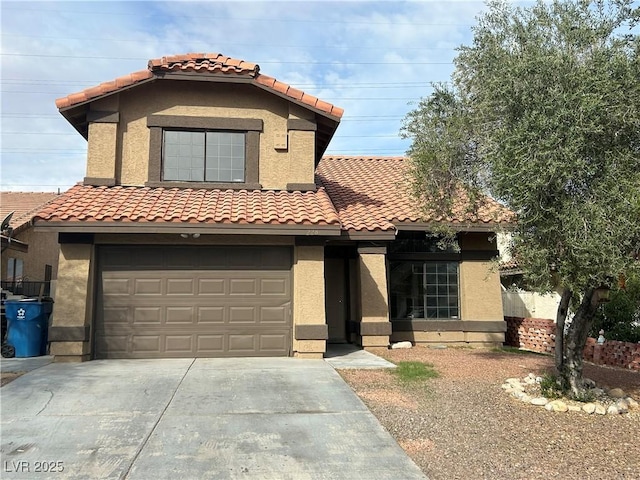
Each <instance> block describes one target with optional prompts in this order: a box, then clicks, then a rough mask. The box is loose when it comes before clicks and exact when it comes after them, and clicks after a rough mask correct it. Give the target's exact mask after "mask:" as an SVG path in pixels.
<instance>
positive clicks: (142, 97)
mask: <svg viewBox="0 0 640 480" xmlns="http://www.w3.org/2000/svg"><path fill="white" fill-rule="evenodd" d="M118 96H119V97H120V98H119V102H118V103H119V113H120V121H119V124H118V131H117V136H114V135H113V134H112V133H113V132H112V131H111V130H110V129H109V127H105V126H104V125H103V124H98V125H99V126H98V127H96V126H95V124H94V125H92V127H91V129H90V130H91V131H90V136H89V140H90V145H89V152H90V155H89V161H88V164H87V172H88V173H87V176H88V177H93V176H96V177H101V178H114V177H115V178H116V182H117V183H119V184H122V185H137V186H140V185H144V184H145V182H146V181H147V180H148V171H149V170H148V163H149V141H150V133H149V128H148V126H147V117H148V116H149V115H175V116H194V117H220V118H246V119H260V120H262V121H263V131H262V132H261V133H260V149H259V152H260V167H259V182H260V183H261V184H262V187H263V188H265V189H285V188H286V185H287V183H313V171H314V153H315V152H314V146H315V132H313V131H305V132H297V131H292V132H289V138H288V148H287V149H277V148H276V134H280V135H282V134H284V135H287V120H288V118H289V115H290V107H289V105H290V103H289V102H288V101H286V100H284V99H282V98H279V97H277V96H275V95H272V94H269V93H267V92H264V91H262V90H260V89H258V88H256V87H253V86H250V85H239V84H235V85H229V84H223V83H217V82H185V81H161V82H155V83H150V84H147V85H142V86H140V87H137V88H135V89H133V90H130V91H124V92H122V93H120V94H119V95H118ZM298 113H300V112H298ZM107 125H110V124H107ZM114 142H115V143H116V145H113V143H114ZM298 142H300V144H299V145H298ZM94 144H95V145H94ZM116 149H119V151H116ZM112 151H116V155H115V159H112V155H111V153H110V152H112ZM107 156H108V157H109V158H108V159H106V157H107ZM103 157H105V158H103ZM111 165H114V167H113V168H115V172H114V173H113V174H112V175H111V176H109V173H110V172H109V170H110V169H111V168H112V167H111Z"/></svg>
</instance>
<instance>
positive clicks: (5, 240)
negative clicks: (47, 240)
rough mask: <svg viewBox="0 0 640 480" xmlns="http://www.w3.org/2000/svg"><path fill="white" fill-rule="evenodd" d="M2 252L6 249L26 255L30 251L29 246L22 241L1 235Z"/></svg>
mask: <svg viewBox="0 0 640 480" xmlns="http://www.w3.org/2000/svg"><path fill="white" fill-rule="evenodd" d="M0 239H1V244H2V250H3V251H4V250H5V249H9V250H15V251H17V252H23V253H26V252H28V251H29V245H28V244H26V243H24V242H21V241H20V240H16V239H15V238H11V237H7V236H6V235H0Z"/></svg>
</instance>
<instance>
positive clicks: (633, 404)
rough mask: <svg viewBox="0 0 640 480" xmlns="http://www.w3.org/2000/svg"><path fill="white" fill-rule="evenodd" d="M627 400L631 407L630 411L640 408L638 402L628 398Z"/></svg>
mask: <svg viewBox="0 0 640 480" xmlns="http://www.w3.org/2000/svg"><path fill="white" fill-rule="evenodd" d="M625 400H626V401H627V404H628V405H629V410H635V409H637V408H640V406H639V405H638V402H636V401H635V400H634V399H633V398H631V397H627V398H625Z"/></svg>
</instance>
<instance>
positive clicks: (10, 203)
mask: <svg viewBox="0 0 640 480" xmlns="http://www.w3.org/2000/svg"><path fill="white" fill-rule="evenodd" d="M58 196H59V195H58V194H56V193H50V192H0V220H3V219H4V218H5V217H6V216H7V215H8V214H9V213H11V212H14V213H13V216H12V217H11V222H9V225H10V226H11V227H13V229H14V230H20V229H21V228H23V227H24V226H26V225H28V224H29V222H31V219H32V218H33V216H34V214H35V213H37V212H38V211H39V210H40V209H42V207H43V206H44V205H45V204H47V202H50V201H52V200H53V199H55V198H57V197H58Z"/></svg>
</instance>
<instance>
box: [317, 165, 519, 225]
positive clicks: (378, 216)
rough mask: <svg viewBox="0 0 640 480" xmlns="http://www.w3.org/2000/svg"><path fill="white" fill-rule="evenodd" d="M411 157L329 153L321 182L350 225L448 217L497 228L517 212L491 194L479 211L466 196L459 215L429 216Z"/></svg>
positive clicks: (412, 222)
mask: <svg viewBox="0 0 640 480" xmlns="http://www.w3.org/2000/svg"><path fill="white" fill-rule="evenodd" d="M406 169H407V159H405V158H401V157H353V156H344V157H329V156H328V157H323V158H322V160H321V162H320V164H319V165H318V168H317V170H316V183H318V184H319V185H322V186H323V187H324V188H326V189H327V192H328V193H329V196H330V197H331V200H332V201H333V204H334V205H335V207H336V210H337V211H338V215H339V217H340V222H341V223H342V228H343V229H345V230H348V231H355V232H365V231H376V230H377V231H395V229H396V228H397V227H399V226H403V225H404V226H407V225H424V224H429V223H445V224H450V225H452V226H454V227H460V228H469V229H471V228H472V227H475V228H478V227H482V228H491V227H495V226H496V225H497V224H502V223H509V222H510V221H511V220H512V216H513V215H512V212H511V211H510V210H508V209H507V208H505V207H503V206H502V205H500V204H499V203H498V202H496V201H494V200H492V199H491V198H488V197H487V198H486V200H485V202H484V204H483V205H481V206H480V208H479V210H478V211H477V213H475V214H474V213H472V212H467V211H466V208H465V207H466V204H465V202H464V200H463V199H461V200H460V201H459V203H458V204H457V205H454V207H453V216H451V217H447V218H443V217H431V218H423V217H424V213H421V212H420V211H419V209H418V208H417V206H416V201H415V200H414V199H413V198H412V197H411V196H410V195H409V193H408V187H407V186H406V180H405V174H406Z"/></svg>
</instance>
